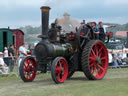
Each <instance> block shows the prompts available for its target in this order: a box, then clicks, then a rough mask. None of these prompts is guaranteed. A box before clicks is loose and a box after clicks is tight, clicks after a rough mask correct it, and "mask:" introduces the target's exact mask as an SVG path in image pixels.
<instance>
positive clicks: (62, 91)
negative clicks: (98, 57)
mask: <svg viewBox="0 0 128 96" xmlns="http://www.w3.org/2000/svg"><path fill="white" fill-rule="evenodd" d="M0 96H128V69H127V68H122V69H109V70H108V73H107V74H106V76H105V77H104V79H103V80H98V81H89V80H87V79H86V78H85V76H84V74H83V73H80V72H77V73H75V74H74V75H73V77H72V78H71V79H69V80H66V81H65V83H63V84H58V85H56V84H55V83H54V82H53V81H52V78H51V75H50V73H49V74H40V75H38V76H37V77H36V79H35V80H34V81H33V82H31V83H24V82H23V81H22V80H21V79H20V77H16V76H8V77H0Z"/></svg>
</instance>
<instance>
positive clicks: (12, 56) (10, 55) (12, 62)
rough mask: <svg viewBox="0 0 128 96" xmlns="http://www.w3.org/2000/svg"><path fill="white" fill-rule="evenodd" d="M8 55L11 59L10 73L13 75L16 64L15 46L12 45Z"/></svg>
mask: <svg viewBox="0 0 128 96" xmlns="http://www.w3.org/2000/svg"><path fill="white" fill-rule="evenodd" d="M8 55H9V57H10V60H9V67H10V73H11V74H13V69H14V63H15V59H14V45H13V44H12V45H10V47H9V49H8Z"/></svg>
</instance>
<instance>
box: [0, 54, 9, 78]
mask: <svg viewBox="0 0 128 96" xmlns="http://www.w3.org/2000/svg"><path fill="white" fill-rule="evenodd" d="M0 74H2V75H3V76H6V75H7V74H8V67H7V65H6V64H5V62H4V60H3V53H2V52H0Z"/></svg>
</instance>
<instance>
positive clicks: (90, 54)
mask: <svg viewBox="0 0 128 96" xmlns="http://www.w3.org/2000/svg"><path fill="white" fill-rule="evenodd" d="M107 68H108V52H107V49H106V47H105V45H104V44H103V42H101V41H99V40H92V41H90V42H88V43H87V45H85V48H84V50H83V52H82V69H83V72H84V73H85V75H86V76H87V78H88V79H90V80H98V79H102V78H103V77H104V76H105V74H106V72H107Z"/></svg>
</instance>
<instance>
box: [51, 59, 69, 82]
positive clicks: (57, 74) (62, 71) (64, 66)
mask: <svg viewBox="0 0 128 96" xmlns="http://www.w3.org/2000/svg"><path fill="white" fill-rule="evenodd" d="M51 75H52V79H53V80H54V82H55V83H56V84H58V83H63V82H64V81H65V80H66V79H67V76H68V63H67V61H66V59H65V58H63V57H57V58H56V59H55V60H54V61H53V63H52V67H51Z"/></svg>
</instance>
